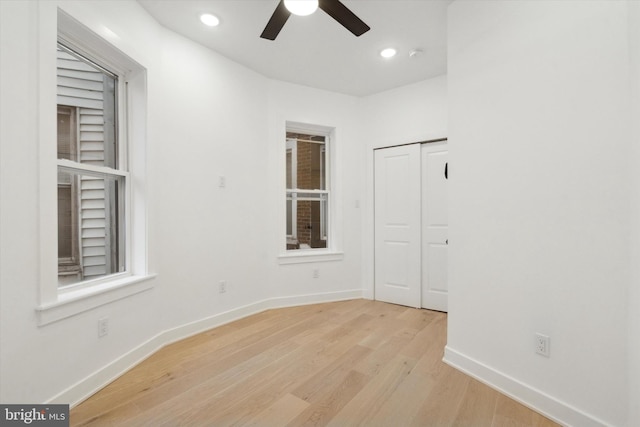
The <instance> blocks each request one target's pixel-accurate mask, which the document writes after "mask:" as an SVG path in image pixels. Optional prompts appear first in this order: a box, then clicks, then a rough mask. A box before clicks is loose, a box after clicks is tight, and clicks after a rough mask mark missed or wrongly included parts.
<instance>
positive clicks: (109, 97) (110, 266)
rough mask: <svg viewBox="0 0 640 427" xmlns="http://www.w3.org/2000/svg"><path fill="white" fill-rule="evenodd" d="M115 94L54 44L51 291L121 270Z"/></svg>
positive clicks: (99, 71) (102, 76) (110, 78)
mask: <svg viewBox="0 0 640 427" xmlns="http://www.w3.org/2000/svg"><path fill="white" fill-rule="evenodd" d="M117 89H118V78H117V77H116V75H115V74H114V73H111V72H109V71H108V70H106V69H105V68H103V67H101V66H98V65H96V64H94V63H93V62H91V61H90V60H88V59H87V58H85V57H83V56H82V55H80V54H79V53H77V52H75V51H74V50H72V49H70V48H68V47H66V46H64V45H62V44H59V45H58V51H57V100H58V101H57V102H58V116H57V123H58V125H57V128H58V131H57V148H58V210H57V214H58V285H59V286H66V285H71V284H75V283H79V282H83V281H86V280H91V279H96V278H100V277H103V276H107V275H110V274H114V273H119V272H122V271H124V269H125V265H124V259H125V257H124V248H125V242H124V218H125V204H124V200H125V198H124V192H125V186H126V179H127V176H128V175H127V171H126V169H125V168H124V162H121V161H120V159H119V158H118V154H119V148H120V147H119V146H118V138H117V135H118V129H117V117H118V110H117Z"/></svg>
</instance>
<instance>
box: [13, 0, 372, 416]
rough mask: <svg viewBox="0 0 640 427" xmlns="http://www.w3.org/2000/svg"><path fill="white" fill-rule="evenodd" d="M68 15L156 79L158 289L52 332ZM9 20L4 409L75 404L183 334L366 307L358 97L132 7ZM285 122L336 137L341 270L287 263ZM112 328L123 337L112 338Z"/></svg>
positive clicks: (150, 185) (26, 13)
mask: <svg viewBox="0 0 640 427" xmlns="http://www.w3.org/2000/svg"><path fill="white" fill-rule="evenodd" d="M57 5H60V7H61V8H62V9H63V10H65V11H66V12H67V13H68V14H70V15H71V16H73V17H74V18H76V19H77V20H79V21H80V22H81V23H83V24H84V25H86V26H88V27H89V28H90V29H92V30H93V31H95V32H97V33H98V34H100V35H101V36H102V37H104V38H105V39H107V41H109V42H110V43H112V44H114V45H115V46H116V47H117V48H118V49H120V50H121V51H123V52H124V53H125V54H127V55H128V56H130V57H131V58H133V59H134V60H135V61H137V62H139V63H140V64H142V65H143V66H144V67H146V69H147V90H148V108H147V111H148V116H147V133H148V138H147V170H148V173H147V181H148V182H147V194H146V198H147V203H148V205H147V212H148V251H149V266H150V271H151V273H156V274H157V276H156V278H155V279H154V280H153V281H152V284H153V289H151V290H150V291H146V292H143V293H140V294H137V295H134V296H132V297H129V298H125V299H122V300H119V301H116V302H112V303H110V304H107V305H103V306H100V307H98V308H96V309H92V310H89V311H86V312H83V313H80V314H78V315H76V316H73V317H70V318H66V319H63V320H60V321H57V322H54V323H51V324H49V325H45V326H42V327H38V325H37V318H36V312H35V307H36V306H37V304H38V302H39V297H38V293H37V289H38V283H39V277H40V272H41V269H42V265H43V264H42V263H43V262H45V261H46V260H45V261H43V260H40V259H39V258H38V253H39V247H40V245H43V244H47V240H46V239H43V237H42V235H43V233H44V234H46V231H47V230H38V227H39V210H38V203H39V199H40V196H41V195H40V194H39V192H40V188H39V179H38V174H39V164H40V163H39V160H38V156H39V152H38V143H39V135H38V130H39V129H41V128H43V129H45V130H53V129H55V122H54V120H55V118H53V115H54V114H55V105H54V101H53V100H55V74H52V75H51V76H49V73H46V72H44V73H43V75H40V73H39V70H47V69H51V70H55V43H56V13H57V11H56V7H57ZM0 8H1V9H0V11H1V15H0V31H1V35H2V42H1V43H2V45H1V56H0V58H1V60H2V63H1V73H0V76H1V79H2V80H1V91H2V97H1V102H2V104H1V105H2V114H1V116H0V118H1V120H2V123H1V126H0V128H1V130H0V131H1V132H2V133H1V136H2V139H1V145H0V154H1V155H0V162H1V163H0V165H1V171H2V180H1V182H0V189H1V197H2V203H1V204H0V209H1V211H0V226H1V234H2V239H1V242H0V250H1V256H0V262H1V263H2V265H1V269H0V279H1V284H0V292H1V294H0V296H1V299H0V313H1V316H2V318H1V321H0V339H1V342H2V345H1V348H0V379H1V381H0V401H2V402H3V403H12V402H46V401H50V400H51V399H53V400H54V401H61V402H71V403H75V402H77V400H78V399H81V398H83V397H86V395H87V394H88V393H90V392H91V391H93V390H94V389H95V388H96V387H99V386H101V385H104V383H105V381H108V380H109V379H111V378H112V377H113V376H114V375H117V374H118V373H120V372H122V370H123V369H125V368H126V367H128V366H130V365H131V364H132V363H135V362H136V361H137V360H138V359H139V358H141V357H144V356H145V355H147V354H149V352H151V351H153V350H154V349H155V348H157V347H158V346H161V345H163V344H164V343H166V342H168V341H170V340H172V339H178V338H180V337H181V336H184V335H185V334H189V333H193V332H196V331H198V330H201V329H203V328H206V327H211V326H213V325H216V324H219V323H220V322H223V321H228V320H230V319H232V318H234V317H238V316H242V315H246V314H249V313H251V312H255V311H259V310H262V309H265V308H269V307H273V306H277V305H286V304H294V303H305V302H310V301H322V300H330V299H334V298H341V297H345V296H359V295H361V294H362V292H361V276H360V257H361V255H360V254H361V251H360V246H361V237H360V231H361V230H360V227H359V224H360V223H361V220H360V218H361V211H360V210H359V209H356V208H355V207H354V205H350V206H351V207H349V206H347V204H348V203H346V202H343V200H342V198H344V199H345V200H347V199H348V200H355V199H356V197H357V195H358V194H361V193H362V182H363V181H362V165H361V164H360V163H359V162H358V157H359V155H360V151H359V146H358V144H357V141H356V139H357V138H358V137H359V135H358V132H357V120H356V124H353V123H354V121H352V120H351V119H350V118H351V117H354V116H356V115H357V108H356V107H357V102H356V99H355V98H352V97H348V96H342V95H336V94H331V93H327V92H323V91H316V90H313V89H309V88H304V87H299V86H294V85H288V84H283V83H278V82H271V81H270V80H269V79H267V78H265V77H263V76H261V75H258V74H256V73H255V72H253V71H251V70H249V69H247V68H244V67H242V66H240V65H238V64H236V63H233V62H231V61H229V60H227V59H226V58H223V57H222V56H220V55H218V54H216V53H214V52H212V51H210V50H208V49H205V48H203V47H201V46H199V45H196V44H195V43H193V42H191V41H189V40H187V39H185V38H183V37H180V36H178V35H176V34H174V33H172V32H170V31H168V30H166V29H164V28H163V27H161V26H159V25H158V24H157V23H156V22H155V21H154V20H153V19H152V18H151V17H150V16H149V15H148V14H147V13H146V12H145V11H144V10H143V9H142V8H141V7H140V6H139V5H138V4H137V3H136V2H134V1H129V2H121V1H116V2H111V1H96V2H91V1H82V2H75V1H64V2H54V1H42V2H22V1H17V2H8V1H2V2H0ZM40 43H43V46H44V53H43V54H42V55H40V50H39V45H40ZM39 86H40V89H39V90H40V92H38V89H37V88H38V87H39ZM39 99H51V100H52V101H51V106H50V108H48V107H47V105H39V103H38V100H39ZM49 109H50V110H51V114H52V118H50V119H47V118H48V117H49V116H48V115H47V114H46V112H47V111H49ZM40 110H42V111H44V113H45V114H44V115H43V116H42V117H39V116H38V113H39V111H40ZM42 120H45V121H46V123H47V124H48V125H49V127H46V126H44V127H43V126H42ZM285 120H292V121H300V122H309V123H312V124H319V125H325V126H335V127H336V133H337V135H338V138H337V142H336V143H337V144H339V145H338V148H337V149H338V150H339V162H338V164H337V165H336V174H337V176H338V179H339V180H341V182H340V184H339V185H338V186H337V192H338V196H339V197H340V198H341V199H339V201H338V203H339V204H340V205H341V206H343V207H342V211H341V213H340V214H341V216H342V222H343V225H342V232H341V236H340V237H341V240H342V244H341V249H342V250H343V251H344V260H343V261H334V262H326V263H318V264H316V263H308V264H301V265H287V266H285V265H279V264H277V262H276V256H277V254H278V247H277V243H276V237H277V235H276V234H274V233H275V231H274V230H277V229H278V226H277V225H276V224H279V223H281V224H282V230H283V232H284V217H282V218H280V216H279V215H280V213H281V212H280V211H279V209H280V206H281V205H284V178H283V177H284V167H282V168H280V169H281V170H280V169H278V168H279V166H278V164H279V163H278V162H281V163H282V165H284V153H285V151H284V145H283V141H284V128H283V126H284V121H285ZM279 129H281V130H282V132H278V130H279ZM52 135H53V133H52ZM51 139H52V140H53V136H51ZM280 158H281V160H278V159H280ZM50 160H51V162H53V164H55V159H53V158H52V159H50ZM43 161H45V162H46V159H43ZM54 169H55V166H54ZM219 176H224V177H225V178H226V187H225V188H219V187H218V177H219ZM281 178H282V179H281ZM280 184H282V190H283V191H282V193H281V192H280V191H279V190H278V188H279V187H278V186H279V185H280ZM353 224H357V226H355V227H354V226H353ZM47 264H50V263H49V262H47ZM314 268H317V269H319V270H320V278H319V279H313V277H312V270H313V269H314ZM220 280H226V281H227V292H226V293H225V294H222V295H221V294H219V293H218V282H219V281H220ZM103 316H108V317H109V321H110V332H109V335H108V336H107V337H105V338H102V339H98V337H97V320H98V319H99V318H101V317H103Z"/></svg>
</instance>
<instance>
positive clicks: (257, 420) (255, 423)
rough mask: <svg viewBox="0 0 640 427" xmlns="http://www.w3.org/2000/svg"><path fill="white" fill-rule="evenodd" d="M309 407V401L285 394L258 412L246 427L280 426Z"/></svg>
mask: <svg viewBox="0 0 640 427" xmlns="http://www.w3.org/2000/svg"><path fill="white" fill-rule="evenodd" d="M308 407H309V402H305V401H304V400H302V399H300V398H298V397H295V396H294V395H292V394H288V393H287V394H285V395H284V396H282V397H281V398H280V399H278V400H277V401H276V402H275V403H274V404H273V405H271V406H269V407H268V408H267V409H265V410H264V411H262V412H260V413H259V414H258V415H256V416H255V417H254V418H253V419H251V420H250V421H249V422H248V423H246V424H245V426H246V427H282V426H284V425H287V424H289V423H290V422H291V421H292V420H293V419H294V418H295V417H297V416H298V415H300V414H301V413H302V412H303V411H304V410H305V409H307V408H308Z"/></svg>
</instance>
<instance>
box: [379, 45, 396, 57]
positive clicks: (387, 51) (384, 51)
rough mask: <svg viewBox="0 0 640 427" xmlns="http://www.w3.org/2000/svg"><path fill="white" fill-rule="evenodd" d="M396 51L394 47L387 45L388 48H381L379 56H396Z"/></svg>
mask: <svg viewBox="0 0 640 427" xmlns="http://www.w3.org/2000/svg"><path fill="white" fill-rule="evenodd" d="M396 53H398V52H397V51H396V50H395V49H394V48H392V47H388V48H386V49H382V50H381V51H380V56H382V57H383V58H386V59H389V58H393V57H394V56H396Z"/></svg>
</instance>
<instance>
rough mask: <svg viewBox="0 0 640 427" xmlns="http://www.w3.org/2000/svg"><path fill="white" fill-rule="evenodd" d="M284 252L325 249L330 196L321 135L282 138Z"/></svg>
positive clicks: (324, 141) (288, 134)
mask: <svg viewBox="0 0 640 427" xmlns="http://www.w3.org/2000/svg"><path fill="white" fill-rule="evenodd" d="M286 144H287V149H286V168H287V171H286V180H287V189H286V202H287V226H286V230H287V250H298V249H318V248H327V247H328V235H329V233H328V226H329V219H328V212H329V207H328V205H329V200H330V192H329V186H328V180H327V160H328V159H327V144H328V138H327V137H326V136H324V135H310V134H303V133H295V132H287V135H286Z"/></svg>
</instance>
